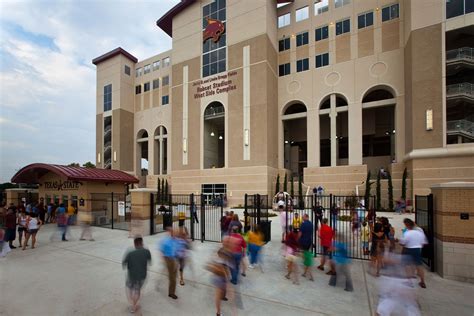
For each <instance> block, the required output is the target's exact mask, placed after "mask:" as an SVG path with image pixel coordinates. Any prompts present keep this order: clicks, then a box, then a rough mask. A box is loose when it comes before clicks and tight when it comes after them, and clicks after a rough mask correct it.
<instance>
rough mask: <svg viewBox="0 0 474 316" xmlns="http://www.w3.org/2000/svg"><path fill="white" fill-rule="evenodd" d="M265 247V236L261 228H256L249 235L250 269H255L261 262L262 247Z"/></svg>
mask: <svg viewBox="0 0 474 316" xmlns="http://www.w3.org/2000/svg"><path fill="white" fill-rule="evenodd" d="M263 245H264V241H263V234H262V232H261V231H260V227H259V226H256V227H254V228H253V229H252V230H251V231H250V232H249V233H248V246H249V248H248V249H249V252H250V265H249V268H250V269H253V268H254V267H255V265H256V264H258V262H259V254H260V250H262V246H263ZM260 268H261V269H262V265H261V263H260Z"/></svg>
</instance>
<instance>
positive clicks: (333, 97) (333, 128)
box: [329, 94, 337, 167]
mask: <svg viewBox="0 0 474 316" xmlns="http://www.w3.org/2000/svg"><path fill="white" fill-rule="evenodd" d="M330 100H331V110H330V112H329V119H330V122H331V124H330V125H331V167H335V166H336V165H337V139H336V136H337V135H336V119H337V112H336V95H335V94H331V96H330Z"/></svg>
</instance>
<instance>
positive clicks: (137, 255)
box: [122, 237, 151, 313]
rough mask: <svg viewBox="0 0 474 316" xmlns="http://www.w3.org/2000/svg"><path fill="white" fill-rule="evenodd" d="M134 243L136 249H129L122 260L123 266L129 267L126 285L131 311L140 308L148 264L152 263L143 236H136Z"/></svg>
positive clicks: (133, 311)
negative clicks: (141, 292) (144, 245)
mask: <svg viewBox="0 0 474 316" xmlns="http://www.w3.org/2000/svg"><path fill="white" fill-rule="evenodd" d="M133 244H134V246H135V249H133V250H128V251H127V252H126V253H125V255H124V257H123V260H122V266H123V268H124V269H127V281H126V283H125V285H126V292H127V298H128V301H129V303H130V307H129V311H130V312H131V313H135V312H136V311H137V310H138V309H139V308H140V305H139V304H138V302H139V300H140V291H141V288H142V286H143V284H144V283H145V280H146V274H147V265H150V264H151V253H150V251H149V250H148V249H146V248H144V247H143V238H141V237H136V238H135V239H134V240H133Z"/></svg>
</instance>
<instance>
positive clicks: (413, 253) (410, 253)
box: [403, 248, 423, 266]
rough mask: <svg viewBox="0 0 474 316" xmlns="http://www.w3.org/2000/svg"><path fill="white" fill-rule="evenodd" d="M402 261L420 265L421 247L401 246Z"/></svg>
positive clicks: (407, 263)
mask: <svg viewBox="0 0 474 316" xmlns="http://www.w3.org/2000/svg"><path fill="white" fill-rule="evenodd" d="M403 261H404V263H405V264H406V265H416V266H421V265H422V264H423V260H422V258H421V248H403Z"/></svg>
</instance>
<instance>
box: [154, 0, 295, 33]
mask: <svg viewBox="0 0 474 316" xmlns="http://www.w3.org/2000/svg"><path fill="white" fill-rule="evenodd" d="M293 1H294V0H276V3H277V4H279V3H287V2H293ZM194 2H196V0H181V2H179V3H178V4H177V5H175V6H174V7H172V8H171V9H170V10H169V11H168V12H166V13H165V15H163V16H162V17H161V18H160V19H159V20H158V21H156V25H157V26H158V27H159V28H161V29H162V30H163V31H164V32H165V33H166V34H168V35H169V36H170V37H173V18H174V17H175V16H177V15H178V14H179V13H181V12H183V11H184V10H185V9H186V8H187V7H189V6H190V5H191V4H193V3H194Z"/></svg>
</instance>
